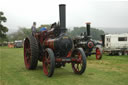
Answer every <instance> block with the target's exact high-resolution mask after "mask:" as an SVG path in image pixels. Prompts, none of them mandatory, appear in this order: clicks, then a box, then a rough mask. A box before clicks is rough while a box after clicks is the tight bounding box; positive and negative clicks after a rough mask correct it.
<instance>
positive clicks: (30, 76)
mask: <svg viewBox="0 0 128 85" xmlns="http://www.w3.org/2000/svg"><path fill="white" fill-rule="evenodd" d="M0 85H128V56H107V55H104V56H103V58H102V60H96V59H95V56H91V57H89V58H88V59H87V68H86V71H85V73H84V74H83V75H76V74H74V73H73V71H72V68H71V65H70V64H67V65H66V67H64V68H58V69H55V72H54V75H53V77H51V78H48V77H47V76H45V75H44V73H43V70H42V63H41V62H39V63H38V67H37V69H36V70H27V69H26V68H25V66H24V59H23V48H8V47H0Z"/></svg>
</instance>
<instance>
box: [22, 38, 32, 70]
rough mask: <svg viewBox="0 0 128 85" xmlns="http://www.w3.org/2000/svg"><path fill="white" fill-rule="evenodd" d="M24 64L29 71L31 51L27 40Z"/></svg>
mask: <svg viewBox="0 0 128 85" xmlns="http://www.w3.org/2000/svg"><path fill="white" fill-rule="evenodd" d="M24 63H25V66H26V68H27V69H29V67H30V64H31V49H30V43H29V40H26V41H25V44H24Z"/></svg>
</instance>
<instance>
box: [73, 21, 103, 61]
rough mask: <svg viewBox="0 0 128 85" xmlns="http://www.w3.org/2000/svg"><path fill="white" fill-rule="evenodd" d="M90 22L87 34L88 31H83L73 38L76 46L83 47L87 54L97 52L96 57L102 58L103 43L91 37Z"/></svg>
mask: <svg viewBox="0 0 128 85" xmlns="http://www.w3.org/2000/svg"><path fill="white" fill-rule="evenodd" d="M90 24H91V23H89V22H88V23H86V28H87V34H86V32H84V33H81V36H79V37H76V38H74V39H73V41H74V47H75V48H78V47H82V48H83V50H84V52H85V55H86V56H87V57H88V56H91V55H92V54H96V59H97V60H100V59H101V58H102V47H101V46H102V44H100V43H98V42H95V41H94V40H92V39H91V36H90ZM94 48H95V50H96V51H95V52H93V49H94Z"/></svg>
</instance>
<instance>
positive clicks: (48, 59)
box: [24, 4, 86, 77]
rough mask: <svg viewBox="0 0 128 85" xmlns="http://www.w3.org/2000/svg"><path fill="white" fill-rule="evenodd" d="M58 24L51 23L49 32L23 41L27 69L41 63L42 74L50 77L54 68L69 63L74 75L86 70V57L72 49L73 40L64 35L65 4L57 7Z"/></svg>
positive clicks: (79, 49)
mask: <svg viewBox="0 0 128 85" xmlns="http://www.w3.org/2000/svg"><path fill="white" fill-rule="evenodd" d="M59 14H60V22H59V23H58V24H57V23H53V24H52V25H51V27H50V29H49V30H46V31H42V32H37V33H35V34H34V35H33V36H32V35H30V36H28V37H26V38H25V41H24V62H25V66H26V68H27V69H29V70H31V69H36V67H37V63H38V61H41V62H42V65H43V72H44V74H45V75H46V76H48V77H51V76H52V75H53V73H54V70H55V68H60V67H62V66H65V64H66V63H71V67H72V69H73V71H74V73H76V74H83V73H84V71H85V69H86V56H85V53H84V51H83V49H82V48H74V43H73V40H72V39H71V38H70V37H69V36H67V35H66V30H67V29H66V15H65V4H60V5H59Z"/></svg>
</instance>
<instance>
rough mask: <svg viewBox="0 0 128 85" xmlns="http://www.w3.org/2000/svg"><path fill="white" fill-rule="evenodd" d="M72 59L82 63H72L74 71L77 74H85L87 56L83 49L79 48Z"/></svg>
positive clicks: (73, 53)
mask: <svg viewBox="0 0 128 85" xmlns="http://www.w3.org/2000/svg"><path fill="white" fill-rule="evenodd" d="M72 57H75V58H76V59H78V60H80V62H72V69H73V71H74V73H75V74H83V73H84V71H85V69H86V56H85V53H84V51H83V49H82V48H77V49H75V50H74V51H73V52H72Z"/></svg>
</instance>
